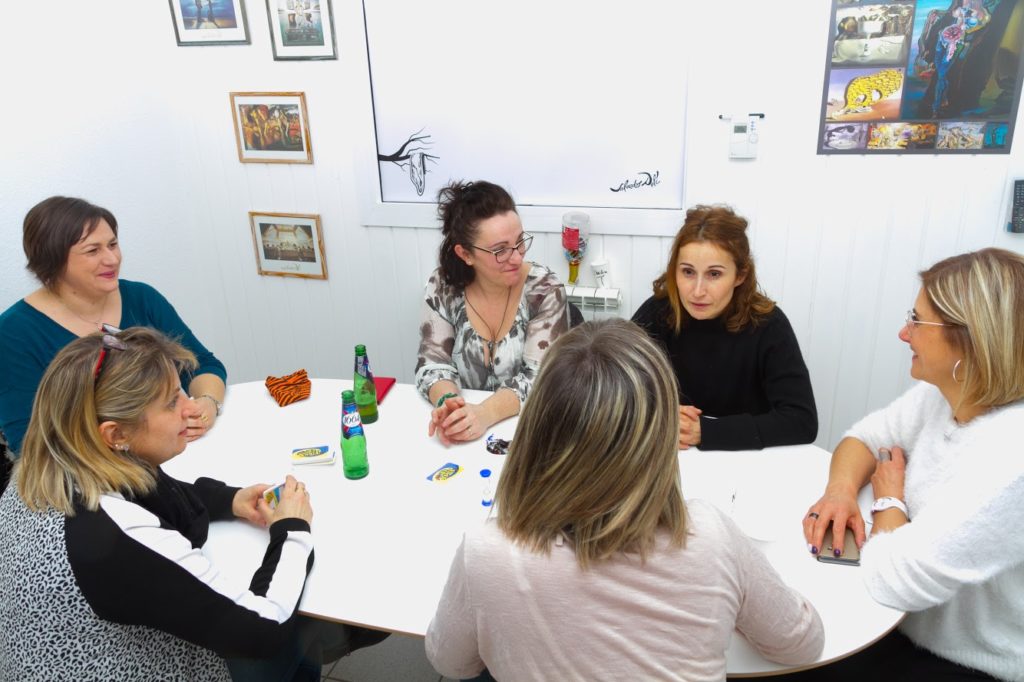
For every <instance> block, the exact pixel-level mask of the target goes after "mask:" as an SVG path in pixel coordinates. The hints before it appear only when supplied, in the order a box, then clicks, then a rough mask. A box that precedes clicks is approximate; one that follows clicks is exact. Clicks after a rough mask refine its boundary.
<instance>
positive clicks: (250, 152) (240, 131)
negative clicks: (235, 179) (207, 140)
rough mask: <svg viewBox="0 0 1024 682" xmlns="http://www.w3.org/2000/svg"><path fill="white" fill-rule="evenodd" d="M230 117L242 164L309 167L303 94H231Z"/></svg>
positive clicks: (309, 158)
mask: <svg viewBox="0 0 1024 682" xmlns="http://www.w3.org/2000/svg"><path fill="white" fill-rule="evenodd" d="M231 116H232V118H233V119H234V121H235V142H236V143H237V145H238V160H239V161H241V162H242V163H313V147H312V145H311V144H310V142H309V117H308V116H307V114H306V95H305V93H301V92H232V93H231Z"/></svg>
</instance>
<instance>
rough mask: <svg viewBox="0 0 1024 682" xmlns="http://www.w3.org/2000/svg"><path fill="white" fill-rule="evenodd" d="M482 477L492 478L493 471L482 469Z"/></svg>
mask: <svg viewBox="0 0 1024 682" xmlns="http://www.w3.org/2000/svg"><path fill="white" fill-rule="evenodd" d="M480 475H481V476H482V477H484V478H490V477H491V470H490V469H481V470H480Z"/></svg>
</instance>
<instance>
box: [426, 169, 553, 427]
mask: <svg viewBox="0 0 1024 682" xmlns="http://www.w3.org/2000/svg"><path fill="white" fill-rule="evenodd" d="M438 215H439V216H440V219H441V233H442V236H443V240H442V242H441V248H440V253H439V256H438V258H439V261H440V265H439V267H438V268H437V270H435V271H434V272H433V274H431V275H430V278H429V279H428V280H427V286H426V292H425V293H426V295H425V300H424V305H423V319H422V321H421V323H420V348H419V355H418V357H417V361H416V385H417V387H418V388H419V390H420V393H422V394H423V396H424V397H425V398H426V399H427V400H429V401H430V404H431V405H434V406H435V408H434V410H433V412H432V413H431V420H430V424H429V426H428V432H429V433H430V435H435V434H436V435H437V437H438V438H439V439H440V440H441V442H442V443H444V444H446V445H447V444H450V443H453V442H458V441H469V440H475V439H477V438H480V437H481V436H483V435H484V434H485V432H486V431H487V429H488V427H490V426H491V425H492V424H495V423H497V422H499V421H501V420H502V419H505V418H507V417H511V416H513V415H515V414H518V413H519V408H520V406H521V405H522V403H523V401H524V400H526V396H527V395H528V394H529V393H530V387H531V386H532V384H533V380H534V377H535V376H536V374H537V369H538V367H539V366H540V361H541V358H542V357H543V356H544V352H545V351H546V350H547V348H548V346H550V345H551V343H552V342H554V340H555V339H556V338H558V336H559V335H560V334H562V333H563V332H565V331H566V330H567V329H568V326H569V320H568V313H567V308H566V298H565V288H564V287H563V286H562V284H561V282H559V281H558V279H557V278H556V277H555V275H554V274H553V273H552V272H551V271H550V270H549V269H547V268H546V267H544V266H542V265H538V264H536V263H531V262H529V261H527V260H526V259H525V255H526V252H527V251H528V250H529V248H530V244H531V243H532V242H533V236H532V235H530V234H528V233H526V232H524V231H523V224H522V222H521V221H520V220H519V214H518V213H517V212H516V206H515V203H514V202H513V201H512V197H511V196H509V194H508V192H506V191H505V190H504V189H502V188H501V187H499V186H497V185H495V184H492V183H490V182H484V181H476V182H465V183H463V182H454V183H452V184H450V185H448V186H447V187H445V188H444V189H442V190H441V192H440V193H439V194H438ZM463 388H470V389H484V390H489V391H494V393H493V395H491V396H490V397H489V398H487V399H486V400H484V401H483V402H482V403H479V404H474V403H470V402H467V401H466V400H465V398H463V397H462V396H461V395H460V393H459V391H460V389H463Z"/></svg>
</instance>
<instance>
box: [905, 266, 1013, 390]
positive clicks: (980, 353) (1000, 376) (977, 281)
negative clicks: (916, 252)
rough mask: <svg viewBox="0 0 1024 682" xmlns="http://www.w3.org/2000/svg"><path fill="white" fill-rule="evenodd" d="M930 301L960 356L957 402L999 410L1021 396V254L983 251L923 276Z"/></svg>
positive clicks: (929, 269)
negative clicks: (959, 394) (946, 325)
mask: <svg viewBox="0 0 1024 682" xmlns="http://www.w3.org/2000/svg"><path fill="white" fill-rule="evenodd" d="M921 285H922V288H923V289H924V292H925V295H926V296H927V297H928V302H929V303H931V304H932V307H934V308H935V310H936V312H937V313H938V314H939V317H940V318H941V319H942V321H943V322H945V323H946V324H949V325H953V326H950V327H943V328H942V332H943V333H944V334H945V337H946V340H947V341H949V343H950V344H952V346H953V347H954V348H956V349H957V350H959V351H960V352H961V353H963V358H962V359H961V361H960V366H959V367H958V368H957V371H956V372H955V374H956V377H957V381H958V382H959V383H960V386H961V388H962V390H961V398H960V404H965V403H966V404H971V405H980V406H984V407H998V406H999V405H1005V404H1007V403H1011V402H1014V401H1016V400H1020V399H1021V398H1024V256H1021V255H1020V254H1016V253H1013V252H1012V251H1005V250H1003V249H982V250H980V251H974V252H971V253H964V254H960V255H959V256H953V257H951V258H947V259H945V260H942V261H939V262H938V263H936V264H935V265H933V266H931V267H930V268H928V269H927V270H925V271H923V272H922V273H921Z"/></svg>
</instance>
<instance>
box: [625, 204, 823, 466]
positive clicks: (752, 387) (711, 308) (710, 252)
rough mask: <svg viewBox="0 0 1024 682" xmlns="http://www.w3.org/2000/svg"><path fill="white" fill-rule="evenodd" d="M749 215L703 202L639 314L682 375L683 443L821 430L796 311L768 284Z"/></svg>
mask: <svg viewBox="0 0 1024 682" xmlns="http://www.w3.org/2000/svg"><path fill="white" fill-rule="evenodd" d="M746 230H747V221H746V220H745V219H744V218H742V217H740V216H738V215H736V214H735V213H734V212H733V210H732V209H731V208H729V207H727V206H697V207H696V208H692V209H690V210H689V211H687V212H686V221H685V222H684V223H683V226H682V228H681V229H680V230H679V233H678V234H677V235H676V238H675V241H674V242H673V243H672V250H671V251H670V252H669V258H668V266H667V268H666V269H665V271H664V273H663V274H662V275H661V276H659V277H658V279H656V280H655V281H654V295H653V296H652V297H650V298H649V299H647V300H646V301H645V302H644V303H643V305H641V306H640V308H639V309H638V310H637V311H636V313H634V314H633V321H634V322H636V323H637V324H638V325H640V326H641V327H643V328H644V329H645V330H646V331H647V333H648V334H649V335H650V337H651V338H652V339H654V340H655V341H657V342H658V343H659V344H660V345H661V346H662V347H663V348H664V349H665V351H666V352H667V353H668V357H669V361H670V362H671V363H672V368H673V370H675V374H676V379H678V380H679V404H680V407H679V447H680V448H683V449H685V448H688V447H691V446H696V447H699V448H701V449H702V450H759V449H761V448H766V447H771V446H773V445H795V444H799V443H810V442H811V441H813V440H814V438H815V437H816V436H817V434H818V412H817V409H816V408H815V406H814V393H813V391H812V390H811V378H810V375H809V374H808V372H807V365H805V364H804V358H803V355H802V354H801V353H800V345H799V344H798V343H797V340H796V335H795V334H794V333H793V328H792V327H791V326H790V324H789V320H788V319H787V318H786V316H785V314H783V312H782V310H780V309H779V307H778V306H777V305H775V302H774V301H772V300H771V299H769V298H768V297H767V296H765V295H764V294H763V293H761V291H760V289H759V287H758V283H757V275H756V273H755V271H754V259H753V257H752V256H751V254H750V243H749V242H748V241H747V232H746Z"/></svg>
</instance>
